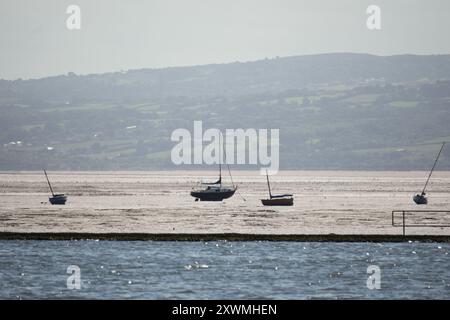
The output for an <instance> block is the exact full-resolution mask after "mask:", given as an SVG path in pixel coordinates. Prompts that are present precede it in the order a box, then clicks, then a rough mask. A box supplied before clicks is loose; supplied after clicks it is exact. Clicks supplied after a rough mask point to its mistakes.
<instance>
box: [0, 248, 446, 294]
mask: <svg viewBox="0 0 450 320" xmlns="http://www.w3.org/2000/svg"><path fill="white" fill-rule="evenodd" d="M449 252H450V245H449V244H438V243H417V242H412V243H301V242H226V241H218V242H158V241H156V242H152V241H142V242H129V241H94V240H89V241H0V298H6V299H36V298H77V299H78V298H82V299H85V298H95V299H107V298H112V299H116V298H117V299H118V298H131V299H263V298H264V299H265V298H267V299H316V298H319V299H320V298H325V299H349V298H350V299H351V298H363V299H380V298H381V299H384V298H402V299H413V298H414V299H416V298H425V299H449V298H450V271H449V267H450V259H449ZM69 265H76V266H78V267H79V268H80V270H81V289H80V290H69V289H68V288H67V284H66V283H67V278H68V277H69V276H70V275H69V274H67V273H66V272H67V268H68V266H69ZM370 265H377V266H379V268H380V270H381V289H380V290H369V289H368V288H367V278H368V274H367V268H368V266H370Z"/></svg>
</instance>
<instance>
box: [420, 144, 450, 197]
mask: <svg viewBox="0 0 450 320" xmlns="http://www.w3.org/2000/svg"><path fill="white" fill-rule="evenodd" d="M444 145H445V142H443V143H442V146H441V149H440V150H439V153H438V155H437V157H436V160H435V161H434V164H433V167H432V168H431V171H430V174H429V175H428V179H427V182H425V186H424V187H423V190H422V193H420V194H416V195H415V196H414V197H413V201H414V202H415V203H416V204H419V205H420V204H428V199H427V197H426V193H425V189H426V188H427V185H428V181H430V178H431V174H432V173H433V171H434V168H435V167H436V163H437V162H438V159H439V156H440V155H441V152H442V149H444Z"/></svg>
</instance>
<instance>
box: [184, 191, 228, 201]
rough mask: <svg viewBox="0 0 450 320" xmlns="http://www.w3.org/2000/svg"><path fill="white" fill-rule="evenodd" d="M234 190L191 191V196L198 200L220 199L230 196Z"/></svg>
mask: <svg viewBox="0 0 450 320" xmlns="http://www.w3.org/2000/svg"><path fill="white" fill-rule="evenodd" d="M235 192H236V190H226V191H191V196H192V197H194V198H195V199H196V200H197V199H198V200H200V201H222V200H224V199H228V198H231V197H232V196H233V195H234V193H235Z"/></svg>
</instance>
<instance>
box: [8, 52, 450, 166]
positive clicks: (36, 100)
mask: <svg viewBox="0 0 450 320" xmlns="http://www.w3.org/2000/svg"><path fill="white" fill-rule="evenodd" d="M194 120H203V121H204V125H205V127H217V128H220V129H225V128H256V129H258V128H279V129H280V138H281V141H280V142H281V149H280V161H281V167H282V168H284V169H373V170H383V169H392V170H410V169H428V168H429V167H430V166H431V164H432V162H433V158H434V156H435V152H437V149H438V146H437V145H436V143H438V142H440V141H443V140H450V126H449V125H448V124H449V123H450V55H435V56H415V55H400V56H389V57H380V56H373V55H368V54H352V53H337V54H321V55H310V56H298V57H286V58H277V59H266V60H260V61H255V62H246V63H239V62H236V63H229V64H214V65H204V66H192V67H177V68H164V69H142V70H131V71H127V72H115V73H107V74H93V75H83V76H79V75H75V74H68V75H64V76H56V77H49V78H43V79H36V80H26V81H23V80H16V81H6V80H0V127H1V131H0V170H9V169H14V170H18V169H41V168H43V167H47V168H49V169H71V170H89V169H93V170H94V169H95V170H101V169H105V170H106V169H162V168H175V166H174V165H173V164H172V163H171V161H170V157H169V154H170V150H171V148H172V147H173V145H174V143H173V142H171V141H170V134H171V132H172V130H174V129H176V128H188V129H192V125H193V121H194ZM449 160H450V152H449V151H448V148H447V149H445V150H444V153H443V155H442V158H441V160H440V162H439V165H438V169H450V162H449ZM203 168H204V167H203ZM245 168H248V169H251V168H252V167H245Z"/></svg>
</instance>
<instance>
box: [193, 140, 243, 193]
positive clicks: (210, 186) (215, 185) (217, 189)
mask: <svg viewBox="0 0 450 320" xmlns="http://www.w3.org/2000/svg"><path fill="white" fill-rule="evenodd" d="M219 140H220V137H219ZM219 144H220V148H219V180H217V181H216V182H210V183H205V182H201V183H200V185H198V186H196V187H194V188H192V191H191V196H192V197H194V198H195V201H199V200H200V201H222V200H224V199H228V198H231V197H232V196H233V195H234V193H235V192H236V190H237V186H235V185H234V183H233V177H232V176H231V171H230V166H229V165H227V167H228V173H229V174H230V178H231V183H232V185H231V186H230V187H225V186H223V185H222V158H221V152H220V151H221V149H222V142H221V141H220V143H219Z"/></svg>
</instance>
